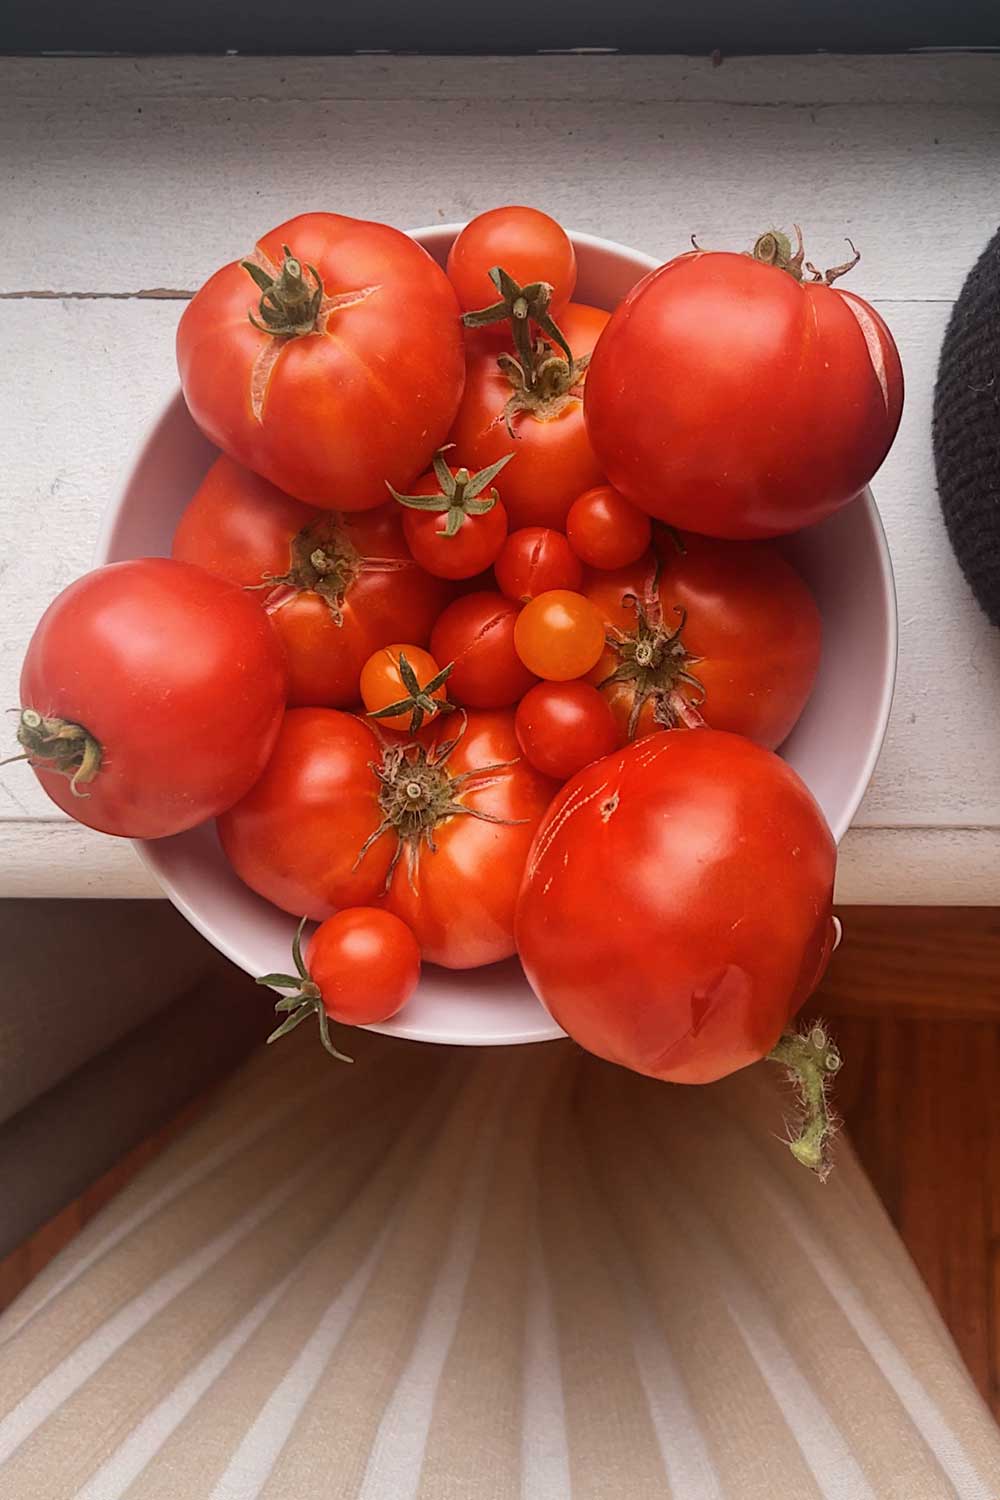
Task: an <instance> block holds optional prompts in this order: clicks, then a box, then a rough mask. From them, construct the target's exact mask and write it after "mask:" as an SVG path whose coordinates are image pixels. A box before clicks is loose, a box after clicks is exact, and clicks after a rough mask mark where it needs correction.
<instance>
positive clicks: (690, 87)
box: [3, 52, 1000, 110]
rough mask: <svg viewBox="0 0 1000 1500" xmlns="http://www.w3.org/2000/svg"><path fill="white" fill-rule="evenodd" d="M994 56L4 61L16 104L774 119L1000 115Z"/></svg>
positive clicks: (400, 57) (362, 57)
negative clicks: (647, 104) (446, 104)
mask: <svg viewBox="0 0 1000 1500" xmlns="http://www.w3.org/2000/svg"><path fill="white" fill-rule="evenodd" d="M998 66H1000V64H998V59H997V57H996V56H995V55H992V54H986V53H983V54H972V53H968V52H966V53H951V54H948V53H931V52H928V53H919V54H918V53H907V54H905V55H901V56H891V55H890V56H877V57H875V56H863V55H861V56H859V55H841V56H831V55H829V54H825V55H824V54H816V55H810V56H800V57H775V56H758V57H732V58H729V57H727V58H726V59H725V60H724V65H722V66H717V65H716V63H715V62H714V61H713V59H712V58H710V57H681V56H655V57H642V56H629V55H627V54H624V55H623V54H619V55H611V56H557V57H545V56H542V57H463V58H454V57H403V56H395V57H378V56H368V57H365V56H358V57H277V58H275V57H115V58H103V57H100V58H78V57H76V58H59V57H48V58H32V57H17V58H14V57H11V58H7V59H5V60H4V68H5V69H6V71H5V73H4V75H3V77H4V80H5V89H6V91H7V92H8V94H9V95H10V97H12V98H15V99H48V100H49V101H51V100H52V98H53V96H54V95H56V94H58V96H59V97H60V98H62V99H72V100H76V101H88V102H90V103H94V101H95V100H100V102H101V103H102V105H104V106H107V105H111V104H114V105H117V104H118V103H119V102H120V101H122V100H135V99H137V98H143V97H145V98H150V99H152V98H167V99H184V100H197V99H202V98H210V99H219V98H231V99H237V98H239V99H255V100H257V101H259V102H260V103H261V104H267V103H269V102H270V101H271V100H273V99H274V98H275V97H282V98H285V99H290V98H295V99H298V100H299V101H300V102H301V103H303V104H313V103H316V102H318V101H320V100H323V99H353V100H357V99H372V100H381V101H384V102H390V103H402V102H405V101H406V100H408V99H412V98H414V97H420V98H428V99H480V98H483V97H490V98H496V99H509V98H512V97H516V98H518V99H548V100H564V99H580V98H582V99H598V100H601V99H602V100H608V99H611V100H620V99H623V98H628V99H630V100H631V99H636V100H642V101H649V100H656V101H661V102H671V101H672V102H678V103H725V102H732V101H738V102H743V103H747V104H763V105H767V106H768V107H770V108H774V109H777V108H781V107H784V106H786V105H800V106H805V107H807V108H813V107H815V106H816V105H821V106H822V105H825V104H851V105H854V106H856V107H857V108H859V109H874V110H878V109H880V108H882V107H883V106H884V105H886V104H913V103H914V102H916V103H920V104H924V105H945V106H947V107H949V108H951V107H954V106H955V105H956V104H959V105H960V106H961V107H968V106H971V105H976V104H988V105H993V106H995V105H996V103H997V73H998Z"/></svg>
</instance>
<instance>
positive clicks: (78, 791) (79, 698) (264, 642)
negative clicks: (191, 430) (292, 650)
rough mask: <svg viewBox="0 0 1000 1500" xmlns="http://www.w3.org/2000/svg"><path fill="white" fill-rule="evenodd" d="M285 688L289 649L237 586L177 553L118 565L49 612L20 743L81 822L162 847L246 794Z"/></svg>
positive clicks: (276, 722)
mask: <svg viewBox="0 0 1000 1500" xmlns="http://www.w3.org/2000/svg"><path fill="white" fill-rule="evenodd" d="M285 686H286V679H285V665H284V661H283V660H282V651H281V647H280V645H279V643H278V641H277V640H276V639H275V636H274V632H273V631H272V630H271V628H270V626H269V625H268V623H267V621H266V619H265V618H264V615H263V614H262V613H261V611H260V609H259V608H258V607H257V606H256V604H254V602H253V600H252V599H250V598H249V597H248V596H247V595H246V594H244V593H243V592H242V590H241V589H238V588H235V587H234V586H233V585H232V584H231V583H226V582H224V581H223V580H222V579H221V578H213V577H212V575H211V574H210V573H206V572H205V571H204V570H203V569H202V568H194V567H190V566H189V565H188V564H187V563H181V562H172V561H171V560H170V559H169V558H164V557H148V558H142V559H139V560H138V561H134V562H121V563H113V564H111V566H109V567H105V568H98V569H96V571H95V572H93V573H87V574H86V575H85V576H84V577H83V578H79V579H77V581H76V582H75V583H71V584H70V586H69V588H67V589H64V590H63V592H62V593H61V594H60V595H59V596H58V598H57V599H55V600H54V601H53V603H52V604H50V605H49V607H48V609H47V610H46V611H45V614H44V615H43V616H42V618H41V621H40V622H39V624H38V626H37V628H36V630H35V633H34V635H33V636H32V638H31V642H30V644H29V646H28V651H27V655H26V656H25V659H24V667H23V669H22V672H21V708H22V712H21V721H20V727H19V729H18V739H19V741H20V743H21V746H22V749H23V750H24V753H25V756H26V758H27V759H28V760H29V761H30V763H31V765H32V768H33V770H34V772H35V775H36V776H37V777H38V780H39V781H40V782H41V785H42V787H43V788H44V789H45V791H46V792H47V793H48V795H49V796H50V797H51V798H52V801H53V802H55V803H56V805H57V806H58V807H61V808H62V809H63V811H64V812H67V813H69V814H70V816H71V817H73V818H75V819H76V820H77V822H79V823H86V824H87V825H88V826H89V827H91V828H98V829H100V830H101V832H102V833H114V834H119V835H120V836H121V837H123V838H135V839H155V838H163V837H165V836H166V835H168V834H173V833H181V832H182V831H183V830H184V829H186V828H193V827H194V826H195V825H196V824H198V823H203V822H205V820H206V819H207V818H213V817H215V816H216V814H217V813H221V812H223V811H224V810H225V809H226V808H227V807H229V806H231V805H232V803H234V802H236V801H238V799H239V798H241V797H242V796H243V795H244V793H246V792H247V791H249V789H250V787H251V786H252V785H253V783H254V782H255V781H256V780H257V777H258V776H259V775H260V773H261V771H262V770H263V769H264V767H265V765H266V764H267V759H268V756H269V755H270V753H271V750H272V747H273V746H274V743H275V740H276V738H277V735H278V731H279V729H280V727H281V720H282V714H283V712H284V706H285Z"/></svg>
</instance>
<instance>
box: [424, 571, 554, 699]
mask: <svg viewBox="0 0 1000 1500" xmlns="http://www.w3.org/2000/svg"><path fill="white" fill-rule="evenodd" d="M516 620H517V605H516V604H512V603H511V601H510V600H509V599H505V598H504V596H503V595H502V594H496V593H493V592H487V591H486V590H483V591H482V592H479V593H475V594H464V595H463V596H462V598H460V599H456V600H455V601H454V603H453V604H449V606H448V608H447V609H446V610H445V611H444V613H443V614H442V616H441V618H440V619H439V620H438V622H437V624H436V625H435V626H434V630H433V632H432V633H431V651H432V652H433V653H434V656H435V658H436V660H438V661H447V662H453V663H454V666H453V667H452V671H451V676H450V677H449V678H448V692H449V695H450V697H451V698H452V699H453V700H454V702H455V703H461V704H463V705H464V706H465V707H466V708H509V707H510V706H511V704H514V703H516V702H517V701H518V699H519V698H521V697H523V696H524V694H525V693H526V692H527V691H528V689H529V688H530V687H531V685H532V684H533V682H534V681H535V678H534V675H533V673H531V672H529V670H528V668H527V667H526V666H525V665H524V663H523V662H522V661H521V658H520V657H519V656H518V654H517V651H516V650H515V649H514V626H515V622H516Z"/></svg>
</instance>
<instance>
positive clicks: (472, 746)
mask: <svg viewBox="0 0 1000 1500" xmlns="http://www.w3.org/2000/svg"><path fill="white" fill-rule="evenodd" d="M460 717H461V719H462V720H463V721H464V722H460V723H457V722H456V720H458V719H459V718H460ZM386 774H387V776H388V781H389V785H388V787H386V788H385V799H384V805H386V806H387V807H388V808H390V809H392V810H393V811H390V812H388V813H387V817H390V818H391V817H392V816H394V815H395V816H396V817H397V818H399V819H400V822H401V823H402V824H403V825H404V838H403V842H402V844H401V845H400V850H401V852H400V856H399V859H398V861H397V863H396V866H395V870H394V873H393V876H392V883H391V885H390V887H389V892H388V895H387V896H386V897H385V905H386V907H387V908H388V910H390V911H392V912H394V913H395V914H396V916H398V917H400V918H402V920H403V921H404V922H405V923H406V925H407V926H408V927H409V928H410V930H411V931H412V932H413V933H414V935H415V937H416V939H417V941H418V943H419V944H420V951H421V953H422V954H423V956H424V958H425V959H427V960H428V961H429V962H431V963H435V964H443V965H444V967H445V968H449V969H473V968H477V967H479V966H480V965H481V964H491V963H496V962H497V961H498V960H499V959H502V958H509V957H510V955H511V954H512V953H513V952H514V951H515V949H514V908H515V905H516V902H517V892H518V888H519V886H520V882H521V876H522V873H523V871H524V862H525V859H526V857H527V853H528V849H529V847H530V845H531V840H532V838H533V836H534V831H535V829H536V828H537V826H538V823H539V820H540V819H541V817H542V814H543V813H544V811H545V809H546V808H547V807H548V804H549V801H550V800H551V798H552V795H553V792H554V791H555V785H554V783H553V782H551V781H549V780H548V779H547V778H546V777H544V776H540V775H539V773H538V772H537V771H536V770H535V769H534V768H533V767H532V766H530V765H529V764H528V762H527V761H526V760H524V759H523V758H522V757H521V755H520V752H519V748H518V744H517V739H516V736H515V734H514V715H513V714H512V713H510V712H509V711H500V712H490V713H477V712H473V713H470V714H469V715H468V716H467V717H466V716H465V715H462V716H459V715H457V714H456V715H453V716H452V718H450V719H445V720H441V721H440V723H439V724H438V726H437V735H436V740H435V742H434V743H433V745H432V746H431V747H430V748H425V747H424V746H423V745H410V746H408V747H400V749H399V750H398V751H396V762H395V764H391V765H390V768H389V770H388V772H387V773H386ZM394 788H395V795H394ZM400 788H405V792H406V798H407V802H406V811H405V812H404V813H398V812H396V811H395V809H397V808H398V807H399V804H400V792H399V789H400ZM414 790H415V792H416V795H414ZM397 826H398V825H397Z"/></svg>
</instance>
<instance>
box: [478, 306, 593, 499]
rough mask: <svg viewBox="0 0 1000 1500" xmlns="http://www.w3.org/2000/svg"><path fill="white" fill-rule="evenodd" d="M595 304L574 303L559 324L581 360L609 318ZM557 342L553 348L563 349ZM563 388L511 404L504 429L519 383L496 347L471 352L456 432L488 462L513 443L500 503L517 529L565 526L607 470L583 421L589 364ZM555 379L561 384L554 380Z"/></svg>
mask: <svg viewBox="0 0 1000 1500" xmlns="http://www.w3.org/2000/svg"><path fill="white" fill-rule="evenodd" d="M608 317H609V315H608V314H607V313H606V312H602V311H601V309H600V308H597V307H587V306H584V305H583V304H581V303H577V302H571V303H570V304H569V306H568V307H567V308H566V309H565V310H564V311H563V312H562V313H560V315H559V318H558V323H559V327H560V328H561V329H562V332H563V334H564V335H565V337H566V340H567V342H568V344H569V346H570V349H571V350H572V352H573V355H574V358H575V359H577V360H579V359H581V358H582V357H583V356H584V355H589V354H590V352H591V351H592V349H593V348H594V345H595V344H596V343H597V340H598V339H599V338H600V336H601V333H602V331H603V329H604V327H605V325H606V324H607V322H608ZM558 352H559V351H558V350H557V349H554V350H553V353H554V354H558ZM573 375H574V377H575V378H573V379H572V384H571V385H570V386H569V388H568V389H566V390H561V391H560V390H557V391H556V392H555V394H553V396H552V397H551V398H550V399H544V400H541V401H539V402H538V404H537V405H536V406H534V407H532V408H525V409H523V410H513V411H512V412H511V417H510V421H511V428H512V429H513V434H514V436H513V440H512V439H511V434H510V432H509V431H508V429H507V425H506V421H505V411H506V410H507V407H508V403H509V401H510V398H511V397H512V396H514V395H515V394H516V392H515V386H514V385H513V384H512V383H511V380H510V379H509V378H508V376H507V375H506V374H505V373H504V370H503V368H501V366H500V365H498V363H497V356H496V354H495V353H491V352H486V351H480V352H470V354H469V357H468V360H467V365H466V380H465V394H464V395H463V397H462V402H461V405H460V406H459V409H458V415H457V417H456V418H455V423H454V426H453V427H452V431H451V438H452V442H454V443H455V444H456V446H457V448H458V451H459V453H461V455H462V457H463V458H464V460H465V462H466V463H467V464H468V465H469V466H470V467H472V468H477V469H480V468H485V467H486V465H487V464H491V463H495V462H496V460H497V459H498V458H500V457H502V455H503V454H505V453H509V452H510V451H511V448H512V447H513V450H514V457H513V458H512V459H511V461H510V463H509V464H508V465H507V467H506V469H505V470H504V477H503V503H504V505H505V507H506V509H507V517H508V521H509V523H510V525H511V527H512V528H514V529H517V528H518V527H521V526H551V527H554V528H556V529H560V528H562V526H563V525H564V524H565V521H566V513H567V511H568V510H569V508H570V506H571V505H572V504H573V501H574V500H575V499H576V497H577V496H578V495H581V494H582V493H583V491H584V490H588V489H590V488H591V487H592V486H593V485H595V484H600V483H601V481H602V479H603V478H604V471H603V470H602V468H601V465H600V464H599V463H598V461H597V458H596V457H595V455H594V451H593V449H592V448H591V446H590V439H589V438H588V437H587V430H586V427H585V425H584V421H583V388H584V383H585V381H586V379H587V371H586V369H584V370H580V371H578V372H577V371H574V372H573ZM557 384H558V383H557Z"/></svg>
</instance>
